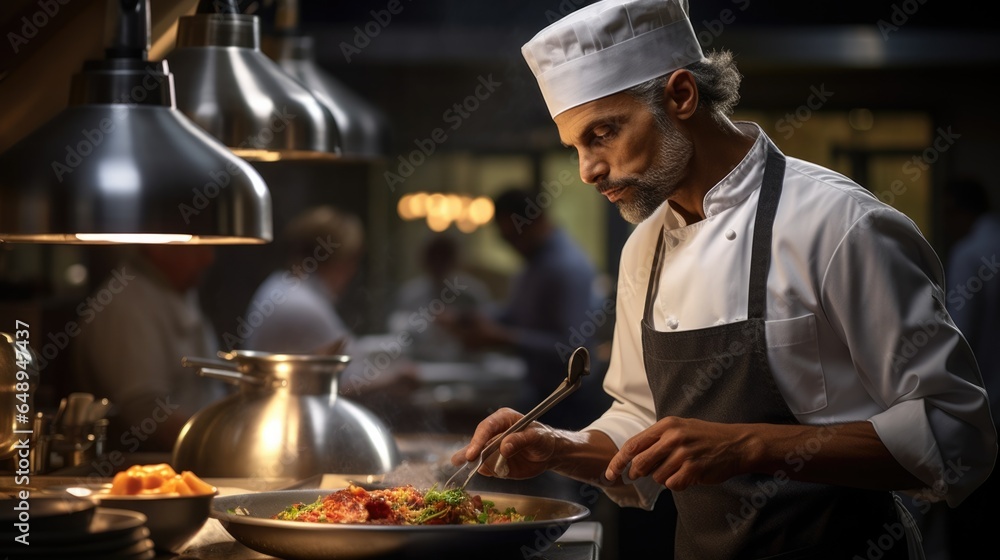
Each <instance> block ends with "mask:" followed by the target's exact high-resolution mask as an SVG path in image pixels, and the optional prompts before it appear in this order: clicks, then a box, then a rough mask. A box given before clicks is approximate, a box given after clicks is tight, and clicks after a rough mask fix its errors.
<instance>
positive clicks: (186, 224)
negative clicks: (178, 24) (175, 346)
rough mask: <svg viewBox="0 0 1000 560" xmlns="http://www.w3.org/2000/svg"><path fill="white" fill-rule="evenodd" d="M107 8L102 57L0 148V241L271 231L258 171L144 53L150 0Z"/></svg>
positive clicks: (264, 235) (259, 238) (251, 237)
mask: <svg viewBox="0 0 1000 560" xmlns="http://www.w3.org/2000/svg"><path fill="white" fill-rule="evenodd" d="M109 8H110V10H109V11H110V12H111V14H112V15H113V16H114V23H115V30H114V33H115V34H114V37H113V38H112V41H111V45H110V47H109V48H108V49H107V51H106V57H105V59H104V60H96V61H87V62H86V63H85V64H84V67H83V71H82V72H80V73H78V74H76V75H75V76H74V77H73V81H72V85H71V91H70V103H69V107H68V108H66V109H65V110H63V111H62V112H61V113H59V114H58V115H56V116H55V117H54V118H53V119H52V120H50V121H49V122H47V123H45V124H44V125H42V126H41V127H40V128H39V129H37V130H36V131H34V132H33V133H32V134H30V135H28V136H27V137H26V138H24V139H23V140H21V141H20V142H18V143H17V144H15V145H14V146H13V147H11V148H10V149H9V150H7V151H6V152H5V153H3V154H0V241H8V242H26V243H135V242H143V243H165V242H172V243H202V244H240V243H264V242H268V241H270V240H271V238H272V232H271V228H272V224H271V196H270V193H269V192H268V189H267V185H266V184H265V183H264V180H263V179H262V178H261V176H260V175H259V174H258V173H257V172H256V171H255V170H254V169H253V167H251V166H250V165H249V164H248V163H246V162H245V161H243V160H241V159H239V158H237V157H235V156H234V155H233V154H232V153H230V152H229V150H227V149H226V147H225V146H223V145H222V144H221V143H219V142H218V141H217V140H215V139H214V138H212V137H211V136H209V135H208V134H206V133H205V131H203V130H202V129H200V128H198V127H197V126H195V125H194V124H192V123H191V122H190V121H189V120H188V119H187V118H185V117H184V115H183V114H181V112H180V111H178V110H177V109H176V108H175V105H174V87H173V77H172V75H171V73H170V70H169V68H168V66H167V64H166V63H165V62H150V61H148V60H147V53H148V51H149V27H150V21H149V0H112V1H111V2H109Z"/></svg>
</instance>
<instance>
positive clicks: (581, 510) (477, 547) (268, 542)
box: [212, 489, 590, 560]
mask: <svg viewBox="0 0 1000 560" xmlns="http://www.w3.org/2000/svg"><path fill="white" fill-rule="evenodd" d="M334 491H335V490H330V489H309V490H279V491H274V492H259V493H254V494H239V495H234V496H221V497H216V498H215V500H214V501H213V502H212V517H214V518H216V519H218V520H219V521H220V522H221V523H222V526H223V527H225V528H226V530H227V531H228V532H229V534H230V535H232V536H233V538H234V539H236V540H237V541H238V542H240V543H242V544H243V545H244V546H247V547H248V548H251V549H253V550H256V551H258V552H263V553H265V554H270V555H272V556H277V557H279V558H286V559H288V560H341V559H355V558H375V557H386V556H390V557H393V558H448V557H452V556H454V557H456V558H465V559H468V558H476V559H480V558H522V557H527V553H528V552H540V551H542V550H545V549H546V548H548V547H550V546H551V545H552V544H553V543H554V542H555V541H556V539H558V538H559V537H560V536H562V534H563V533H564V532H566V529H568V528H569V526H570V525H572V524H573V523H575V522H577V521H581V520H583V519H584V518H586V517H587V516H588V515H590V510H589V509H588V508H587V507H585V506H582V505H580V504H576V503H573V502H569V501H564V500H557V499H553V498H541V497H533V496H521V495H516V494H500V493H491V492H482V493H479V495H480V496H482V498H483V499H484V500H490V501H492V502H494V503H495V504H496V507H497V508H499V509H500V510H503V509H505V508H508V507H513V508H516V509H517V511H518V513H522V514H525V515H531V516H534V520H533V521H525V522H520V523H502V524H494V525H419V526H395V525H360V524H359V525H350V524H323V523H303V522H298V521H279V520H276V519H271V517H273V516H274V515H275V514H277V513H278V512H280V511H281V510H283V509H285V508H286V507H288V506H289V505H291V504H293V503H296V502H304V503H311V502H314V501H316V499H318V498H320V497H322V496H325V495H327V494H329V493H331V492H334ZM236 508H242V509H243V510H246V511H248V512H249V515H237V514H234V513H230V511H233V510H236Z"/></svg>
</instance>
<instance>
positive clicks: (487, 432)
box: [451, 408, 559, 479]
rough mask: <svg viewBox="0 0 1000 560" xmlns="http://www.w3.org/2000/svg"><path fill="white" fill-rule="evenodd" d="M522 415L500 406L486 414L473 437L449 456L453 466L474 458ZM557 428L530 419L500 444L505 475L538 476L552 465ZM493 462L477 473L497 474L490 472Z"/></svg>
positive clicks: (476, 458) (488, 462)
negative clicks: (498, 408)
mask: <svg viewBox="0 0 1000 560" xmlns="http://www.w3.org/2000/svg"><path fill="white" fill-rule="evenodd" d="M523 416H524V415H523V414H521V413H520V412H517V411H515V410H512V409H509V408H502V409H500V410H498V411H496V412H494V413H493V414H491V415H489V416H488V417H486V419H485V420H483V421H482V422H480V423H479V426H477V427H476V433H475V434H473V436H472V440H471V441H470V442H469V444H468V445H466V446H465V447H464V448H462V449H460V450H459V451H457V452H456V453H455V454H454V455H453V456H452V458H451V462H452V463H453V464H455V465H463V464H465V463H466V462H471V461H476V460H478V458H479V454H480V453H481V452H482V450H483V448H484V447H486V445H487V444H488V443H489V442H490V441H491V440H492V439H493V438H495V437H496V436H498V435H500V434H502V433H503V432H504V431H506V430H507V428H509V427H511V426H512V425H513V424H514V423H515V422H517V421H518V420H520V419H521V417H523ZM558 438H559V434H558V433H557V432H556V430H554V429H552V428H550V427H549V426H546V425H545V424H542V423H540V422H532V423H531V424H530V425H528V426H527V427H526V428H524V429H523V430H521V431H520V432H517V433H514V434H511V435H509V436H507V437H506V438H504V440H503V442H501V443H500V454H501V455H502V456H503V457H504V459H505V460H506V467H507V473H506V474H505V475H504V478H513V479H523V478H531V477H534V476H538V475H540V474H542V473H543V472H545V471H546V470H548V469H551V468H553V467H554V463H553V460H554V459H555V457H554V454H555V449H556V443H557V440H558ZM494 464H495V461H486V462H484V464H483V466H482V467H481V468H480V469H479V472H480V474H484V475H487V476H497V475H496V473H495V472H494V471H493V468H492V467H493V465H494Z"/></svg>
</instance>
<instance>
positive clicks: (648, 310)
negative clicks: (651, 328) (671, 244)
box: [642, 227, 664, 325]
mask: <svg viewBox="0 0 1000 560" xmlns="http://www.w3.org/2000/svg"><path fill="white" fill-rule="evenodd" d="M663 235H664V231H663V228H662V227H661V228H660V240H659V241H657V242H656V251H655V252H653V266H652V268H651V269H650V271H649V285H648V286H646V306H645V307H644V308H643V310H642V320H643V321H646V323H648V324H649V325H652V324H653V315H652V309H653V300H655V299H656V293H657V292H658V291H660V290H659V288H660V255H661V254H663Z"/></svg>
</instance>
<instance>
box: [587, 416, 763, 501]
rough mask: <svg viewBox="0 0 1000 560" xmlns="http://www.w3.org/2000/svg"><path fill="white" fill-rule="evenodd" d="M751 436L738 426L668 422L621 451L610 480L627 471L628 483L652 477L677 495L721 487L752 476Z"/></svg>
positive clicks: (637, 437)
mask: <svg viewBox="0 0 1000 560" xmlns="http://www.w3.org/2000/svg"><path fill="white" fill-rule="evenodd" d="M752 440H753V438H752V437H751V435H750V434H749V433H748V432H747V431H746V430H744V429H742V428H741V425H739V424H719V423H715V422H705V421H703V420H695V419H691V418H677V417H675V416H668V417H666V418H663V419H662V420H660V421H658V422H657V423H655V424H653V425H652V426H650V427H649V428H646V429H645V430H643V431H641V432H639V433H638V434H636V435H635V436H633V437H632V438H630V439H629V440H628V441H626V442H625V444H624V445H622V447H621V449H620V450H618V453H617V454H615V456H614V457H613V458H612V459H611V462H610V463H609V464H608V470H607V472H606V473H605V476H607V478H608V480H616V479H617V478H618V477H619V476H620V475H621V474H622V473H623V472H624V471H625V469H626V468H629V463H630V462H631V468H629V470H628V472H627V473H626V474H627V475H628V477H629V478H631V479H633V480H634V479H637V478H641V477H644V476H652V478H653V480H655V481H656V482H658V483H659V484H662V485H665V486H666V487H667V488H669V489H670V490H673V491H681V490H684V489H685V488H687V487H689V486H692V485H695V484H719V483H721V482H724V481H726V480H728V479H730V478H732V477H733V476H736V475H738V474H743V473H745V472H747V469H746V465H747V463H748V456H749V454H750V452H751V450H752V445H751V443H752Z"/></svg>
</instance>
